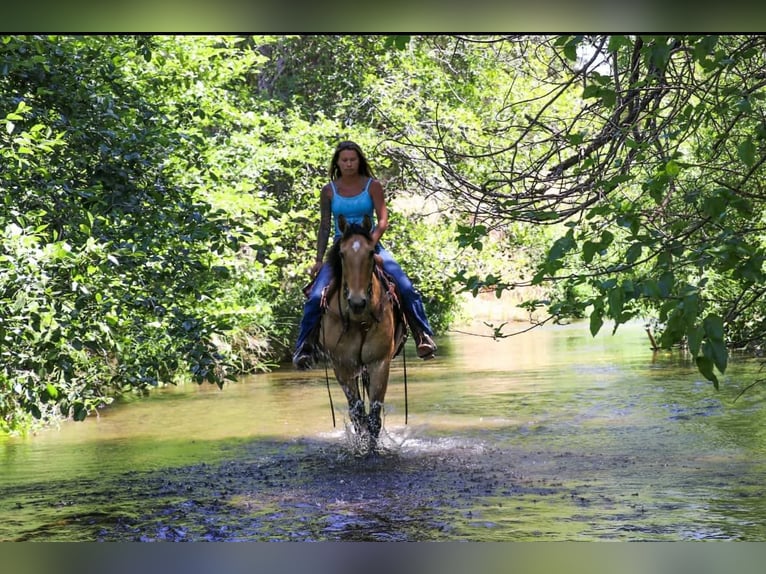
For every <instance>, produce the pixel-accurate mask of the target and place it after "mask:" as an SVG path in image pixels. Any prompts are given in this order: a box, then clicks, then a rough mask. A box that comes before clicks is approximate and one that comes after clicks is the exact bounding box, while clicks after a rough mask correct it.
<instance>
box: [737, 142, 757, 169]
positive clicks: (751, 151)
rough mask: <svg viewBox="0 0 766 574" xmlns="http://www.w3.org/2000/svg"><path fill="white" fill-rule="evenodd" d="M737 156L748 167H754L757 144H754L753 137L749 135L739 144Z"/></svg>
mask: <svg viewBox="0 0 766 574" xmlns="http://www.w3.org/2000/svg"><path fill="white" fill-rule="evenodd" d="M737 156H738V157H739V159H740V160H741V161H742V163H744V164H745V165H746V166H747V167H752V165H753V164H754V163H755V145H754V144H753V138H751V137H748V138H747V139H746V140H745V141H743V142H742V143H741V144H739V146H737Z"/></svg>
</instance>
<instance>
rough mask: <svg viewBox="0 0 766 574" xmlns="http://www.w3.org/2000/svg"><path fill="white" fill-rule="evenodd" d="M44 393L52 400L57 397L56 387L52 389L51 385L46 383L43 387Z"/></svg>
mask: <svg viewBox="0 0 766 574" xmlns="http://www.w3.org/2000/svg"><path fill="white" fill-rule="evenodd" d="M45 391H46V392H47V393H48V396H49V397H50V398H52V399H55V398H56V397H58V396H59V391H58V389H57V388H56V387H54V386H53V385H52V384H50V383H48V384H47V385H45Z"/></svg>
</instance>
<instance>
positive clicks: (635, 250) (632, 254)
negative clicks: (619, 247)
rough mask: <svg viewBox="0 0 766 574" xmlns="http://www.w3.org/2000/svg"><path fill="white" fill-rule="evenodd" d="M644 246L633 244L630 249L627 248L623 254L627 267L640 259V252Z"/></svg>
mask: <svg viewBox="0 0 766 574" xmlns="http://www.w3.org/2000/svg"><path fill="white" fill-rule="evenodd" d="M643 248H644V246H643V244H642V243H634V244H633V245H631V246H630V247H628V251H627V252H626V253H625V262H626V263H628V264H629V265H630V264H631V263H635V261H636V260H637V259H638V258H639V257H641V251H642V250H643Z"/></svg>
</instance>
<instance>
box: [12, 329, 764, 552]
mask: <svg viewBox="0 0 766 574" xmlns="http://www.w3.org/2000/svg"><path fill="white" fill-rule="evenodd" d="M439 343H440V356H439V358H438V359H437V360H436V361H430V362H426V363H423V362H419V361H417V360H414V359H412V357H414V353H413V352H412V349H411V348H409V349H408V356H407V358H408V361H407V378H408V393H407V404H406V405H405V393H404V384H403V381H404V374H405V373H404V368H403V363H402V361H401V360H398V361H397V363H396V364H395V367H394V369H393V372H392V375H391V382H390V388H389V393H388V395H387V408H386V416H385V433H384V437H383V443H384V447H385V448H384V452H383V454H382V455H381V456H380V457H379V458H378V459H377V460H374V461H370V460H366V459H364V460H359V459H357V458H356V457H355V456H354V455H353V451H352V449H350V448H349V447H348V445H349V442H348V441H349V438H348V436H347V434H346V428H345V424H344V423H345V401H344V400H343V398H342V394H341V392H340V390H339V388H338V387H337V384H336V383H334V382H333V381H332V380H331V381H330V383H331V387H330V388H331V393H332V396H333V402H334V405H335V416H336V419H337V421H338V424H337V427H335V428H333V426H332V414H331V412H330V404H329V401H328V396H327V388H326V380H325V372H324V369H323V368H319V369H316V370H314V371H311V372H309V373H300V372H296V371H293V370H292V369H291V368H289V367H286V368H284V369H280V370H278V371H277V372H274V373H270V374H267V375H259V376H255V377H249V378H245V379H243V380H241V381H239V382H237V383H235V384H229V385H227V386H226V387H224V389H223V390H220V389H218V388H217V387H215V386H213V385H204V386H193V385H189V386H186V387H181V388H169V389H165V390H162V391H160V392H157V393H156V394H155V395H153V396H152V397H151V398H149V399H147V400H139V401H131V402H129V403H126V404H121V405H118V406H115V407H112V408H109V409H105V410H104V411H103V412H102V413H101V414H100V416H98V417H93V418H91V419H89V420H88V421H86V422H84V423H79V424H74V423H71V424H70V423H67V424H63V425H62V426H61V427H60V428H59V429H49V430H46V431H44V432H42V433H39V434H38V435H37V436H34V437H29V438H26V439H21V438H15V439H10V440H7V441H5V442H4V443H2V444H0V456H2V459H0V460H2V470H3V472H2V475H1V476H0V539H2V540H13V539H31V540H51V539H53V540H89V539H103V540H135V539H137V540H142V539H146V540H149V539H185V540H195V539H206V540H217V539H221V540H233V539H245V540H267V539H277V540H296V539H297V540H334V539H342V540H349V539H355V540H390V539H396V540H450V539H468V540H530V539H536V540H537V539H550V540H602V539H617V540H687V539H716V538H725V539H742V540H761V539H763V538H764V535H765V534H766V526H764V524H766V520H764V518H766V503H764V500H766V498H764V496H763V486H762V479H761V477H762V476H763V475H764V470H766V468H764V467H765V466H766V464H765V462H766V449H765V448H764V445H765V444H766V442H765V441H764V438H766V437H765V436H764V433H765V432H766V430H764V429H766V425H764V424H763V423H764V408H763V403H762V401H761V395H760V394H759V392H758V390H756V391H754V392H752V393H750V394H747V395H745V396H743V397H742V398H740V399H739V400H737V401H736V402H734V398H735V397H736V396H737V394H738V392H739V390H740V389H741V388H743V387H744V386H746V385H747V384H749V383H750V382H751V381H752V380H754V379H755V378H756V377H757V376H758V366H759V365H758V363H757V362H756V361H748V360H743V359H736V358H735V359H734V360H733V361H732V363H731V366H730V368H729V372H728V373H727V376H726V379H725V381H724V384H723V385H722V387H721V390H720V391H718V392H716V391H715V390H713V388H712V386H711V385H710V384H709V383H707V382H705V381H703V380H702V379H701V377H700V376H699V375H698V374H697V373H696V371H695V370H694V368H693V366H692V365H691V364H690V362H689V361H688V358H686V357H684V356H683V355H681V354H679V353H670V352H668V353H657V354H653V353H652V352H651V351H650V350H649V348H648V347H649V346H648V341H647V340H646V336H645V334H644V332H643V328H642V327H641V326H640V325H636V326H632V327H628V328H625V329H621V330H620V331H618V333H617V335H616V336H615V337H612V336H611V335H610V334H609V333H605V334H603V335H599V336H598V337H596V338H592V337H590V335H589V334H588V332H587V326H585V325H582V324H579V325H570V326H564V327H556V328H546V329H542V330H538V331H532V332H530V333H527V334H525V335H522V336H519V337H512V338H509V339H504V340H500V341H493V340H491V339H487V338H483V337H475V336H469V335H465V334H453V335H451V336H449V337H446V338H442V340H440V341H439ZM330 377H331V375H330ZM405 408H407V410H408V419H409V424H407V425H405V424H404V417H405ZM179 533H181V534H179Z"/></svg>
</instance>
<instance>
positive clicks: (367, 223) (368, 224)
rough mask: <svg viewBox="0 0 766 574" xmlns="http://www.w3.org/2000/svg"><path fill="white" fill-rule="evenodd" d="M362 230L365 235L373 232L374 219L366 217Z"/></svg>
mask: <svg viewBox="0 0 766 574" xmlns="http://www.w3.org/2000/svg"><path fill="white" fill-rule="evenodd" d="M362 229H364V232H365V233H369V232H370V231H371V230H372V218H370V216H369V215H365V216H364V219H363V220H362Z"/></svg>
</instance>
